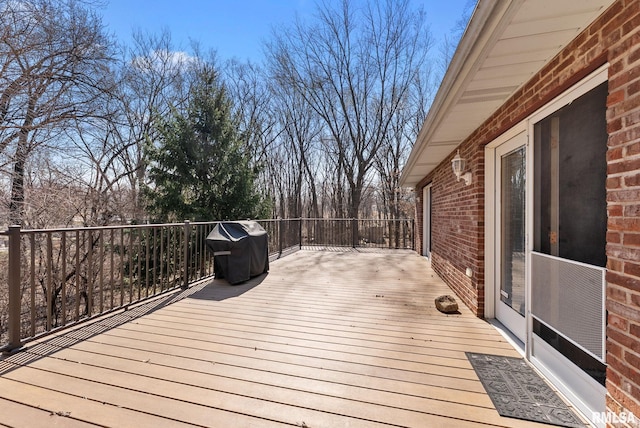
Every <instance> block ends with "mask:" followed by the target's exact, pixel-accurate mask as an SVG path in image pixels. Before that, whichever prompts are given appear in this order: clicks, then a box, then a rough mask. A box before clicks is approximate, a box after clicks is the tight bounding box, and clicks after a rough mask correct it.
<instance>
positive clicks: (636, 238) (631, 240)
mask: <svg viewBox="0 0 640 428" xmlns="http://www.w3.org/2000/svg"><path fill="white" fill-rule="evenodd" d="M624 245H628V246H633V247H638V246H640V233H625V234H624Z"/></svg>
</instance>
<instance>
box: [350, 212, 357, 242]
mask: <svg viewBox="0 0 640 428" xmlns="http://www.w3.org/2000/svg"><path fill="white" fill-rule="evenodd" d="M351 244H352V246H353V248H356V247H357V246H358V219H357V218H352V219H351Z"/></svg>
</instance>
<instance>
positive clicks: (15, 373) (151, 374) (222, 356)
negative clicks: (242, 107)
mask: <svg viewBox="0 0 640 428" xmlns="http://www.w3.org/2000/svg"><path fill="white" fill-rule="evenodd" d="M441 294H451V291H450V290H449V289H448V288H447V287H446V285H444V283H443V282H442V281H441V280H440V279H439V278H438V277H437V275H435V274H434V272H433V271H432V270H431V269H430V268H429V265H428V262H427V261H426V260H425V259H424V258H422V257H420V256H418V255H417V254H415V253H413V252H385V251H377V252H371V253H362V252H355V251H347V250H336V251H331V252H326V251H325V252H318V251H299V252H297V253H294V254H292V255H289V256H287V257H285V258H283V259H280V260H278V261H276V262H273V263H272V264H271V271H270V273H269V274H268V275H264V276H261V277H258V278H254V279H253V280H251V281H249V282H248V283H246V284H243V285H239V286H229V285H228V284H226V282H224V281H222V280H218V281H211V282H210V283H207V284H199V285H197V286H194V287H192V288H191V289H189V290H186V291H184V292H182V293H180V295H176V296H167V297H164V298H162V299H159V300H157V301H155V302H150V303H147V304H145V305H142V306H140V307H138V308H134V309H132V310H130V311H126V312H123V313H121V314H118V315H115V316H112V317H109V318H105V319H103V320H100V321H99V322H96V323H93V324H88V325H85V326H83V327H81V328H78V329H75V330H69V331H66V332H62V333H60V334H59V335H58V336H56V337H52V338H49V339H44V340H42V341H40V342H38V343H33V344H31V345H29V346H27V347H25V349H23V350H22V351H21V352H19V353H17V354H15V355H11V356H8V357H5V358H3V359H2V360H0V413H6V414H9V413H10V414H11V415H12V416H11V418H3V419H2V421H1V423H2V424H5V425H7V426H9V427H16V428H17V427H31V426H62V427H67V426H68V427H84V426H92V425H94V426H113V427H124V426H131V427H138V426H149V427H156V426H176V427H179V426H202V427H205V426H211V427H228V426H234V427H236V426H237V427H252V426H255V427H271V426H274V427H277V426H307V427H376V426H403V427H404V426H406V427H425V426H437V427H486V426H494V427H514V428H517V427H522V428H529V427H543V426H546V425H541V424H535V423H531V422H526V421H520V420H516V419H509V418H503V417H500V416H499V415H498V413H497V412H496V411H495V409H494V407H493V405H492V403H491V401H490V399H489V398H488V396H487V395H486V394H485V392H484V389H483V388H482V385H481V384H480V382H479V381H478V379H477V376H476V375H475V372H474V371H473V369H472V367H471V365H470V364H469V362H468V361H467V359H466V357H465V352H467V351H471V352H486V353H493V354H499V355H507V356H518V354H517V352H516V351H515V350H514V349H513V348H512V347H511V345H510V344H509V343H508V342H506V341H505V340H504V339H503V338H502V336H501V335H500V334H498V333H497V331H496V330H495V329H494V328H493V327H492V326H491V325H489V324H487V323H486V322H484V321H482V320H480V319H477V318H476V317H474V316H473V315H472V314H471V313H470V312H469V311H468V310H467V309H466V308H464V307H462V308H461V313H460V314H456V315H444V314H441V313H439V312H438V311H437V310H436V309H435V305H434V299H435V298H436V297H437V296H439V295H441Z"/></svg>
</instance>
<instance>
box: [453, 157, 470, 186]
mask: <svg viewBox="0 0 640 428" xmlns="http://www.w3.org/2000/svg"><path fill="white" fill-rule="evenodd" d="M465 166H466V161H465V160H464V159H462V158H461V157H460V150H458V153H456V155H455V157H454V158H453V159H452V160H451V168H453V173H454V174H455V175H456V179H457V181H460V179H461V178H462V179H464V184H465V186H468V185H469V184H471V172H466V173H464V174H463V173H462V172H463V171H464V169H465Z"/></svg>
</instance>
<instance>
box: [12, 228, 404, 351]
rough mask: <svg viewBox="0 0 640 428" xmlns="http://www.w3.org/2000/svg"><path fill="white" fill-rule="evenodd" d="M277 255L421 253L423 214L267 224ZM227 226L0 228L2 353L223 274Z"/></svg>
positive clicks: (274, 256) (275, 254)
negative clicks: (219, 254) (316, 250)
mask: <svg viewBox="0 0 640 428" xmlns="http://www.w3.org/2000/svg"><path fill="white" fill-rule="evenodd" d="M258 222H259V223H260V224H261V225H262V226H263V227H264V229H265V230H266V231H267V233H268V236H269V251H270V258H277V257H280V256H282V255H283V254H284V253H286V252H289V251H292V249H296V248H301V247H303V246H322V247H374V248H392V249H397V248H410V249H413V242H414V223H413V220H410V219H408V220H362V219H276V220H258ZM216 224H217V222H188V221H187V222H184V223H173V224H146V225H128V226H109V227H83V228H65V229H41V230H24V229H21V228H20V227H19V226H12V227H9V229H8V230H7V231H6V232H0V238H4V241H5V246H4V247H3V248H2V247H0V350H2V351H10V350H12V349H16V348H19V347H21V346H22V345H23V344H24V343H25V342H27V341H30V340H33V339H35V338H38V337H40V336H43V335H46V334H50V333H52V332H54V331H56V330H59V329H61V328H64V327H68V326H71V325H73V324H77V323H79V322H83V321H86V320H88V319H91V318H94V317H97V316H100V315H104V314H107V313H109V312H112V311H116V310H121V309H126V308H127V307H128V306H130V305H132V304H136V303H138V302H141V301H143V300H145V299H149V298H151V297H154V296H157V295H160V294H163V293H166V292H169V291H172V290H175V289H177V288H181V287H182V288H185V287H188V286H189V285H190V284H193V283H196V282H198V281H201V280H205V279H208V278H211V277H213V276H214V274H215V272H214V262H213V255H212V253H211V252H210V251H208V250H207V248H206V246H205V238H206V237H207V235H208V234H209V232H211V230H212V229H213V228H214V227H215V225H216Z"/></svg>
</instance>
